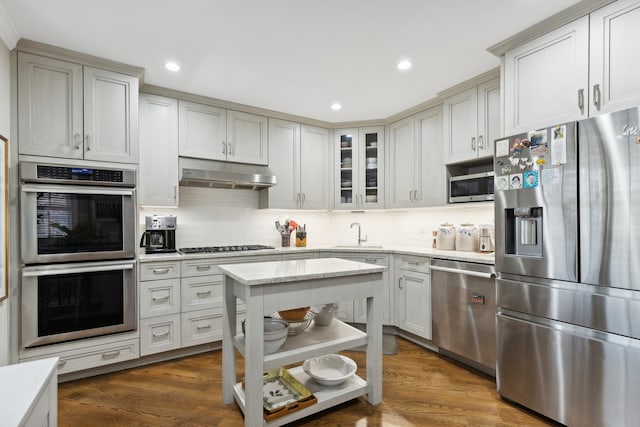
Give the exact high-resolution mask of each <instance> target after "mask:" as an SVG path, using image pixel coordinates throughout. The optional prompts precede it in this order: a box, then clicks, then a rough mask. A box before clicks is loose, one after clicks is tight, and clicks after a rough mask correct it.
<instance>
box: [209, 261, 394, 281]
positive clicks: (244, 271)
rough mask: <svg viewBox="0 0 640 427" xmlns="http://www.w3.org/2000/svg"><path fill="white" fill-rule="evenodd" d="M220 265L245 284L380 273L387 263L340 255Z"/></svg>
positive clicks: (224, 270) (223, 269)
mask: <svg viewBox="0 0 640 427" xmlns="http://www.w3.org/2000/svg"><path fill="white" fill-rule="evenodd" d="M219 268H220V270H222V272H224V273H225V274H227V275H228V276H230V277H232V278H233V279H235V280H237V281H238V282H240V283H242V284H244V285H247V286H253V285H264V284H269V283H286V282H295V281H298V280H303V279H304V280H311V279H326V278H330V277H339V276H350V275H359V274H367V273H380V272H383V271H385V270H386V269H387V267H386V266H380V265H374V264H366V263H362V262H356V261H350V260H345V259H340V258H315V259H298V260H290V261H270V262H252V263H240V264H222V265H220V266H219Z"/></svg>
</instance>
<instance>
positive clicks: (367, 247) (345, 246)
mask: <svg viewBox="0 0 640 427" xmlns="http://www.w3.org/2000/svg"><path fill="white" fill-rule="evenodd" d="M331 247H332V248H342V249H382V245H333V246H331Z"/></svg>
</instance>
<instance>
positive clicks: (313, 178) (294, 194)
mask: <svg viewBox="0 0 640 427" xmlns="http://www.w3.org/2000/svg"><path fill="white" fill-rule="evenodd" d="M329 153H330V141H329V130H328V129H324V128H319V127H315V126H308V125H300V124H299V123H294V122H289V121H285V120H279V119H273V118H270V119H269V167H270V168H271V170H273V172H274V173H275V174H276V180H277V184H276V185H275V186H273V187H270V188H268V189H264V190H261V191H260V207H261V208H280V209H328V208H329V177H330V173H329V170H330V169H329Z"/></svg>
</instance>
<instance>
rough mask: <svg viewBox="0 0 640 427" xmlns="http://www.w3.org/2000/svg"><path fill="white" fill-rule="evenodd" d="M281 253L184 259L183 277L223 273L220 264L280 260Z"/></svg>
mask: <svg viewBox="0 0 640 427" xmlns="http://www.w3.org/2000/svg"><path fill="white" fill-rule="evenodd" d="M280 260H281V256H280V255H256V256H246V255H242V256H233V257H229V258H219V257H218V258H204V259H191V260H185V261H182V267H181V268H182V277H197V276H210V275H213V274H222V271H221V270H220V269H219V268H218V265H220V264H237V263H242V262H267V261H280Z"/></svg>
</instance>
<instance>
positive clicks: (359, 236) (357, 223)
mask: <svg viewBox="0 0 640 427" xmlns="http://www.w3.org/2000/svg"><path fill="white" fill-rule="evenodd" d="M354 225H357V226H358V246H360V245H361V244H362V243H365V242H366V241H367V236H366V235H365V236H364V239H362V238H361V234H360V223H359V222H354V223H352V224H351V228H353V226H354Z"/></svg>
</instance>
